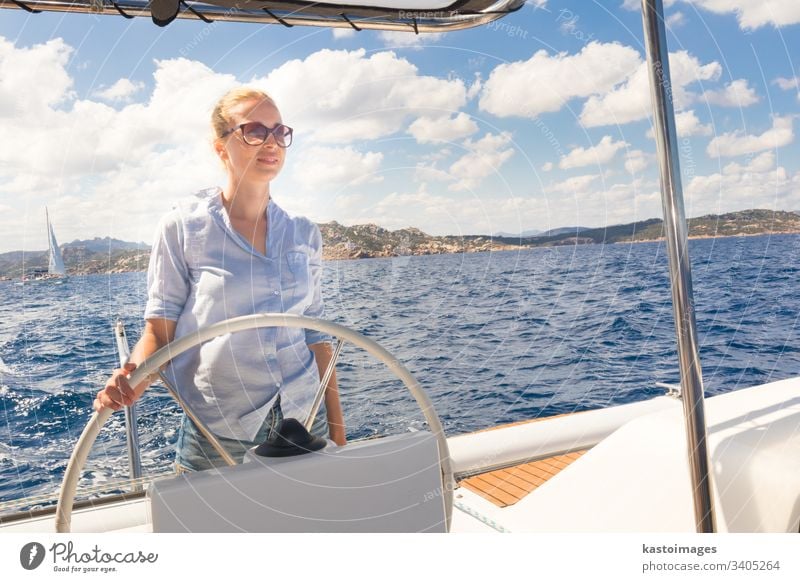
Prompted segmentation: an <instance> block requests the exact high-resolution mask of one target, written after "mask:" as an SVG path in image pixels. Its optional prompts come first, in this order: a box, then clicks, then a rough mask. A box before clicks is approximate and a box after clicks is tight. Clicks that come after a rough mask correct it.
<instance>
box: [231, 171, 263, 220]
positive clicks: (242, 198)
mask: <svg viewBox="0 0 800 582" xmlns="http://www.w3.org/2000/svg"><path fill="white" fill-rule="evenodd" d="M222 203H223V204H224V205H225V209H226V210H227V211H228V216H229V217H230V218H231V220H248V221H252V222H257V221H258V220H259V219H260V218H261V217H263V216H264V212H265V211H266V209H267V205H268V204H269V182H267V183H266V184H258V185H256V186H253V185H250V184H245V183H242V182H236V181H234V180H232V179H230V180H228V187H227V188H226V189H225V190H223V191H222Z"/></svg>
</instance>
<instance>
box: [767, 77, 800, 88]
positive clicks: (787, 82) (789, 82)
mask: <svg viewBox="0 0 800 582" xmlns="http://www.w3.org/2000/svg"><path fill="white" fill-rule="evenodd" d="M772 83H773V84H774V85H777V86H778V87H780V88H781V89H783V90H784V91H792V90H795V91H800V79H798V78H797V77H794V78H792V79H786V78H784V77H778V78H777V79H775V80H774V81H772Z"/></svg>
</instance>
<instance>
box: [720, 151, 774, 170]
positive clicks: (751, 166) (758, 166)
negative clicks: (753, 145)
mask: <svg viewBox="0 0 800 582" xmlns="http://www.w3.org/2000/svg"><path fill="white" fill-rule="evenodd" d="M774 168H775V152H763V153H761V154H759V155H757V156H756V157H754V158H753V159H752V160H750V161H749V162H748V163H746V164H745V165H742V164H739V163H737V162H731V163H730V164H728V165H726V166H725V167H724V168H722V173H723V174H726V175H732V174H745V173H747V172H757V173H763V172H769V171H770V170H772V169H774Z"/></svg>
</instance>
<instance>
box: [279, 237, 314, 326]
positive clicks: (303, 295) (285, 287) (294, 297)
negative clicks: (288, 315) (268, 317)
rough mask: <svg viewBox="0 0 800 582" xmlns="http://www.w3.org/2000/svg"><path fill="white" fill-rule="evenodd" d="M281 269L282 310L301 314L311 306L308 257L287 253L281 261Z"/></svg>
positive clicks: (294, 252)
mask: <svg viewBox="0 0 800 582" xmlns="http://www.w3.org/2000/svg"><path fill="white" fill-rule="evenodd" d="M281 267H282V269H281V300H282V303H283V310H284V311H293V312H296V313H302V312H303V311H304V310H305V308H307V307H308V306H309V305H311V271H310V268H309V265H308V255H307V254H306V253H302V252H298V251H289V252H287V253H286V255H285V256H284V259H283V261H281Z"/></svg>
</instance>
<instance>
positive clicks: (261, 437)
mask: <svg viewBox="0 0 800 582" xmlns="http://www.w3.org/2000/svg"><path fill="white" fill-rule="evenodd" d="M281 420H283V413H282V412H281V399H280V397H278V400H277V401H276V402H275V405H274V406H273V407H272V409H271V410H270V411H269V412H268V413H267V417H266V418H265V419H264V424H262V425H261V428H260V429H259V430H258V433H257V434H256V438H255V440H253V441H240V440H236V439H229V438H225V437H221V436H217V440H219V442H220V444H221V445H222V446H223V447H224V448H225V450H226V451H228V453H229V454H230V455H231V456H232V457H233V459H234V460H235V461H236V462H237V463H241V462H242V460H243V459H244V455H245V453H246V452H247V451H248V450H249V449H251V448H253V447H256V446H258V445H260V444H261V443H263V442H264V441H266V440H269V439H274V438H275V436H276V432H275V431H276V429H277V428H278V426H279V424H280V422H281ZM311 434H313V435H314V436H318V437H322V438H325V439H326V438H328V421H327V414H326V412H325V404H324V403H323V405H322V406H320V409H319V412H318V413H317V417H316V418H315V419H314V424H313V425H312V426H311ZM226 465H227V463H226V462H225V460H224V459H223V458H222V456H221V455H220V454H219V453H218V452H217V451H216V449H215V448H214V447H213V446H212V445H211V443H210V442H209V440H208V439H207V438H206V437H204V436H203V433H201V432H200V430H199V429H198V428H197V425H195V423H194V422H192V420H191V419H190V418H189V417H188V416H186V415H185V414H184V415H183V419H182V421H181V427H180V430H179V431H178V442H177V443H176V445H175V468H176V469H177V471H178V473H183V472H186V471H203V470H205V469H211V468H214V467H224V466H226Z"/></svg>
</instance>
